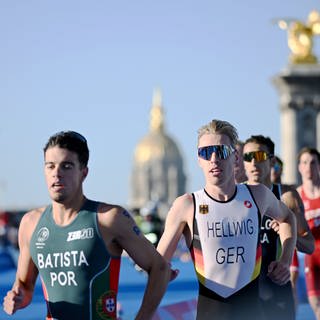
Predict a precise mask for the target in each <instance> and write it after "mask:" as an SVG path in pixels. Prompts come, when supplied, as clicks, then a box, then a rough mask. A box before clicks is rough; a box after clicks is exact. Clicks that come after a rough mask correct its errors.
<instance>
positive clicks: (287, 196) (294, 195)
mask: <svg viewBox="0 0 320 320" xmlns="http://www.w3.org/2000/svg"><path fill="white" fill-rule="evenodd" d="M281 200H282V201H283V202H284V203H285V204H286V206H287V207H288V208H289V209H291V211H292V212H293V213H294V214H295V217H296V220H297V249H298V251H300V252H303V253H307V254H311V253H312V252H313V251H314V237H313V235H312V233H311V231H310V228H309V226H308V223H307V221H306V219H305V217H304V206H303V202H302V200H301V198H300V196H299V193H298V192H297V191H296V190H295V189H293V188H291V187H289V186H288V187H286V188H283V192H282V196H281Z"/></svg>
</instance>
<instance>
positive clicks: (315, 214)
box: [301, 188, 320, 242]
mask: <svg viewBox="0 0 320 320" xmlns="http://www.w3.org/2000/svg"><path fill="white" fill-rule="evenodd" d="M301 199H302V201H303V205H304V215H305V218H306V220H307V222H308V225H309V228H310V230H311V232H312V235H313V237H314V239H315V241H316V242H319V241H320V197H318V198H315V199H310V198H308V197H307V195H306V194H305V192H304V190H303V188H301Z"/></svg>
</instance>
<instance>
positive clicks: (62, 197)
mask: <svg viewBox="0 0 320 320" xmlns="http://www.w3.org/2000/svg"><path fill="white" fill-rule="evenodd" d="M50 198H51V200H52V201H54V202H58V203H63V202H64V201H65V200H66V196H65V195H63V194H51V196H50Z"/></svg>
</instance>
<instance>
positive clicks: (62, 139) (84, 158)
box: [43, 131, 89, 167]
mask: <svg viewBox="0 0 320 320" xmlns="http://www.w3.org/2000/svg"><path fill="white" fill-rule="evenodd" d="M55 146H58V147H59V148H62V149H67V150H69V151H72V152H75V153H76V154H77V155H78V159H79V162H80V164H81V166H83V167H86V166H87V165H88V161H89V149H88V145H87V140H86V138H85V137H84V136H83V135H81V134H80V133H78V132H75V131H60V132H57V133H55V134H54V135H52V136H51V137H50V138H49V140H48V142H47V143H46V145H45V147H44V148H43V152H44V153H46V151H47V150H48V149H49V148H52V147H55Z"/></svg>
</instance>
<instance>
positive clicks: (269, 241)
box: [260, 184, 281, 275]
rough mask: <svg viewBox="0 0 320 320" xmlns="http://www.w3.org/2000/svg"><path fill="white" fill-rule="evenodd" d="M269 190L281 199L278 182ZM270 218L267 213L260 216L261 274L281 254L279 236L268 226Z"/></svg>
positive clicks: (264, 272)
mask: <svg viewBox="0 0 320 320" xmlns="http://www.w3.org/2000/svg"><path fill="white" fill-rule="evenodd" d="M271 191H272V192H273V193H274V195H275V196H276V197H277V198H278V199H279V200H280V199H281V186H280V184H273V185H272V188H271ZM272 220H273V218H271V217H269V216H267V215H264V216H263V217H262V223H261V230H260V242H261V246H262V265H261V274H262V275H266V274H267V273H268V266H269V264H270V262H272V261H275V260H277V259H278V258H279V256H280V254H281V242H280V237H279V235H278V233H277V232H275V231H274V230H273V229H272V228H271V226H270V223H271V221H272Z"/></svg>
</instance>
